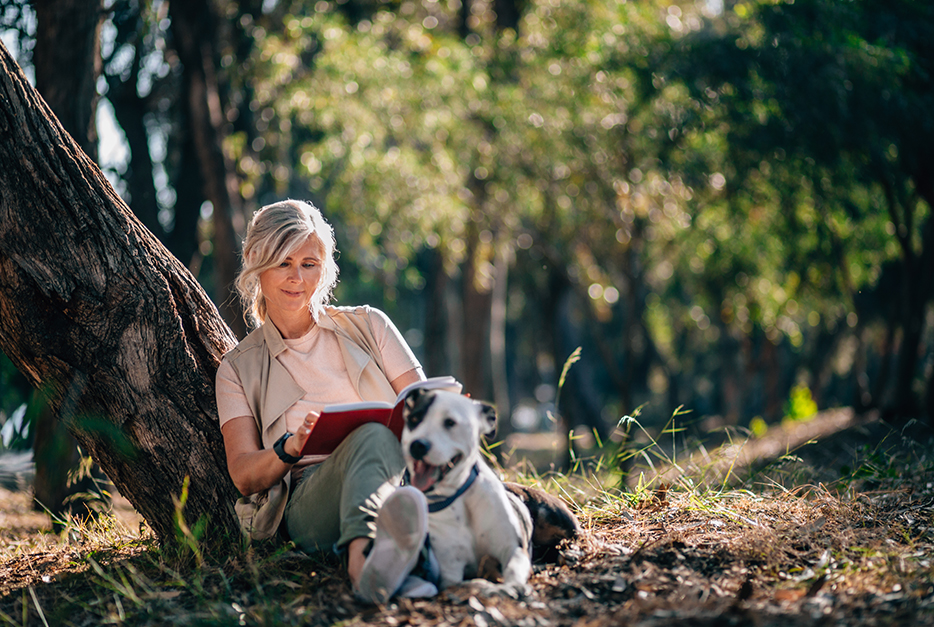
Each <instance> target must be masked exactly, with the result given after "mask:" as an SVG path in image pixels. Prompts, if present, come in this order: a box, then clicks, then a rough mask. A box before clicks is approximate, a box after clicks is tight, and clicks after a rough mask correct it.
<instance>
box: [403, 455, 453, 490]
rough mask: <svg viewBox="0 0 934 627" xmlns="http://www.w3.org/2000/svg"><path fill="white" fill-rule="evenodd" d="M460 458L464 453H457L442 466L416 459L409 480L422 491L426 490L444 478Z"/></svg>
mask: <svg viewBox="0 0 934 627" xmlns="http://www.w3.org/2000/svg"><path fill="white" fill-rule="evenodd" d="M462 459H464V454H463V453H458V454H457V455H455V456H454V457H452V458H451V459H450V461H448V463H446V464H444V465H443V466H432V465H431V464H428V463H426V462H424V461H423V460H421V459H416V460H414V461H413V464H412V471H411V473H410V475H411V476H410V477H409V482H410V483H411V484H412V485H413V486H415V487H416V488H418V489H419V490H421V491H422V492H428V491H429V490H430V489H431V488H432V487H434V485H435V484H436V483H438V482H439V481H441V480H442V479H444V477H445V476H446V475H447V474H448V473H449V472H451V470H453V469H454V467H455V466H457V465H458V464H459V463H460V462H461V460H462Z"/></svg>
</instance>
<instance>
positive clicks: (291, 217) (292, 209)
mask: <svg viewBox="0 0 934 627" xmlns="http://www.w3.org/2000/svg"><path fill="white" fill-rule="evenodd" d="M309 237H311V238H314V239H315V240H317V241H318V242H319V243H320V244H321V246H322V248H323V249H324V256H323V262H324V270H323V273H322V275H321V281H320V282H319V283H318V287H317V289H316V290H315V293H314V294H313V295H312V297H311V301H310V302H309V303H308V309H309V311H310V312H311V315H312V317H313V318H314V320H315V321H316V322H317V320H318V317H319V316H320V315H321V313H322V312H323V311H324V307H325V305H327V304H328V303H329V302H331V299H332V298H333V293H334V286H335V285H337V274H338V269H337V262H336V261H334V250H335V245H336V244H335V240H334V229H333V228H332V227H331V225H330V224H328V223H327V221H326V220H325V219H324V216H322V215H321V212H320V211H319V210H318V209H317V208H316V207H315V206H314V205H312V204H311V203H307V202H303V201H301V200H291V199H289V200H283V201H281V202H277V203H273V204H271V205H266V206H265V207H263V208H262V209H260V210H259V211H257V212H256V213H255V214H253V219H252V220H250V226H249V227H248V228H247V232H246V239H244V240H243V267H242V268H241V270H240V276H238V277H237V284H236V285H237V291H238V292H239V293H240V298H241V300H242V301H243V315H244V318H246V320H247V322H248V323H252V324H253V326H256V327H258V326H260V325H261V324H262V323H263V322H265V321H266V297H265V296H263V292H262V290H261V289H260V282H259V275H260V274H262V273H263V272H265V271H266V270H268V269H270V268H275V267H276V266H278V265H279V264H280V263H282V262H283V261H284V260H285V258H286V257H288V256H289V255H290V254H292V253H293V252H294V251H295V250H297V249H298V248H300V247H301V246H302V245H303V244H304V243H305V241H306V240H307V239H308V238H309Z"/></svg>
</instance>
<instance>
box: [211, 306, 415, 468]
mask: <svg viewBox="0 0 934 627" xmlns="http://www.w3.org/2000/svg"><path fill="white" fill-rule="evenodd" d="M370 312H371V316H370V323H371V328H372V330H373V336H374V337H375V339H376V341H377V345H378V346H379V351H380V354H381V355H382V358H383V367H384V368H385V372H384V374H385V375H386V378H387V379H388V380H389V381H393V380H395V379H396V378H398V377H399V376H401V375H403V374H405V373H406V372H409V371H410V370H413V369H415V368H421V365H420V364H419V363H418V360H417V359H416V358H415V355H414V354H413V353H412V349H410V348H409V345H408V344H406V342H405V340H404V339H402V335H401V334H400V333H399V331H398V329H396V326H395V325H394V324H393V323H392V321H391V320H390V319H389V318H388V317H387V316H386V314H384V313H383V312H381V311H379V310H377V309H372V308H371V309H370ZM283 341H284V342H285V345H286V347H287V348H286V350H284V351H282V353H280V354H279V356H278V357H277V358H278V360H279V362H280V363H281V364H282V365H283V366H284V367H285V369H286V370H287V371H288V373H289V374H290V375H291V376H292V378H293V379H294V380H295V382H296V383H297V384H298V385H299V386H300V387H301V388H302V389H304V390H305V396H304V397H303V398H302V399H300V400H299V401H298V402H297V403H295V404H294V405H293V406H292V407H291V408H289V409H288V410H287V411H286V413H285V424H286V428H287V429H288V430H289V431H291V432H292V433H295V431H296V430H297V429H298V427H299V426H301V424H302V422H303V421H304V420H305V416H307V415H308V413H309V412H315V413H320V412H321V410H322V409H323V408H324V406H325V405H330V404H334V403H353V402H356V401H362V400H372V399H363V398H360V395H359V394H358V393H357V390H356V389H355V388H354V386H353V383H352V382H351V380H350V376H349V375H348V374H347V365H346V364H345V363H344V359H343V357H342V355H341V350H340V345H339V344H338V340H337V336H336V335H335V333H334V332H333V331H331V330H328V329H322V328H321V327H319V326H318V325H315V326H313V327H312V328H311V330H310V331H309V332H308V333H306V334H305V335H304V336H302V337H300V338H298V339H294V340H288V339H283ZM216 384H217V414H218V418H219V420H220V425H221V426H224V423H226V422H227V421H229V420H232V419H234V418H239V417H241V416H250V417H253V412H252V411H250V406H249V404H248V403H247V400H246V394H244V392H243V385H242V384H241V383H240V377H238V376H237V373H236V371H234V369H233V366H231V365H230V364H229V363H228V362H227V361H226V360H225V361H223V362H221V365H220V367H219V368H218V370H217V379H216ZM315 461H320V460H319V459H314V460H312V459H310V456H309V458H306V459H303V460H302V462H301V463H300V465H305V464H306V463H308V462H315Z"/></svg>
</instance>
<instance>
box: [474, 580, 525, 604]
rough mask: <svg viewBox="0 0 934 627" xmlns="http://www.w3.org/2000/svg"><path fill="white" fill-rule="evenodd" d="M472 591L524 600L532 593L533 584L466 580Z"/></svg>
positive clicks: (478, 594) (489, 595)
mask: <svg viewBox="0 0 934 627" xmlns="http://www.w3.org/2000/svg"><path fill="white" fill-rule="evenodd" d="M464 583H465V584H466V585H468V586H469V587H470V590H471V592H472V593H474V594H475V595H477V596H479V597H508V598H510V599H516V600H522V599H526V598H528V597H530V596H531V595H532V586H530V585H529V584H527V583H494V582H492V581H488V580H486V579H471V580H469V581H465V582H464Z"/></svg>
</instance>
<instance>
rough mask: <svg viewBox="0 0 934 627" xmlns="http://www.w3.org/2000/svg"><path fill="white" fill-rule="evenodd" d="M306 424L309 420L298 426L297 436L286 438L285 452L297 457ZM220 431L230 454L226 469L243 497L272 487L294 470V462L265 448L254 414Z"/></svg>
mask: <svg viewBox="0 0 934 627" xmlns="http://www.w3.org/2000/svg"><path fill="white" fill-rule="evenodd" d="M306 425H307V423H306V424H303V425H302V427H301V429H299V433H298V434H296V435H297V436H298V437H291V438H289V439H288V440H286V441H285V447H284V448H285V452H286V453H288V454H289V455H293V456H296V457H297V456H298V454H299V451H300V450H301V445H300V442H299V441H298V440H299V439H305V440H307V439H308V432H307V426H306ZM303 430H306V431H304V432H303ZM221 434H223V436H224V450H225V452H226V453H227V472H229V473H230V478H231V479H233V482H234V485H235V486H237V489H238V490H240V493H241V494H242V495H244V496H249V495H251V494H256V493H257V492H259V491H261V490H265V489H267V488H271V487H272V486H274V485H276V484H277V483H278V482H279V480H280V479H282V477H284V476H285V473H287V472H289V470H291V469H292V464H286V463H285V462H283V461H282V460H281V459H279V456H278V455H276V452H275V451H273V450H272V449H271V448H270V449H264V448H263V447H262V443H261V442H260V439H259V432H258V431H257V430H256V421H254V420H253V418H252V416H240V417H239V418H233V419H231V420H228V421H227V422H225V423H224V426H222V427H221ZM301 436H304V437H303V438H302V437H301Z"/></svg>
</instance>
